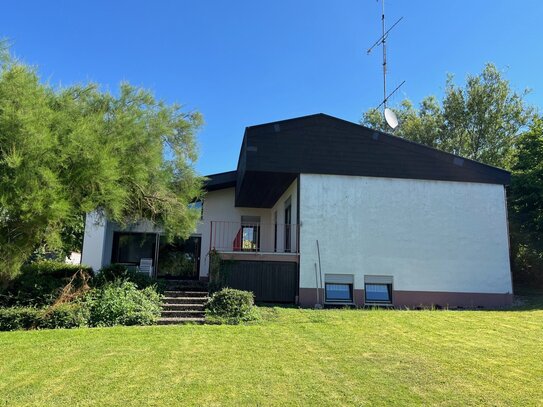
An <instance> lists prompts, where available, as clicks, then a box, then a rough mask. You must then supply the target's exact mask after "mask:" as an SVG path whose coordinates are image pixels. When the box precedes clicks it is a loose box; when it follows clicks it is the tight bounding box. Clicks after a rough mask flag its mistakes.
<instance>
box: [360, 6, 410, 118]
mask: <svg viewBox="0 0 543 407" xmlns="http://www.w3.org/2000/svg"><path fill="white" fill-rule="evenodd" d="M377 1H379V0H377ZM381 5H382V12H381V28H382V35H381V38H379V39H378V40H377V41H375V42H374V43H373V45H372V46H371V47H370V48H369V49H368V52H367V54H368V55H369V54H370V53H371V51H372V50H373V49H374V48H375V47H376V46H378V45H382V46H383V101H382V102H381V103H380V104H379V106H377V109H379V108H380V107H381V106H383V112H384V111H385V110H386V108H387V102H388V99H390V97H391V96H392V95H393V94H394V93H396V91H397V90H398V89H400V87H401V86H402V85H403V84H404V83H405V81H403V82H402V83H400V84H399V85H398V86H397V87H396V88H395V89H394V90H393V91H392V92H391V93H390V94H387V37H388V33H389V32H390V30H392V29H393V28H394V27H396V25H397V24H398V23H399V22H400V21H402V19H403V17H400V18H399V19H398V21H396V22H395V23H394V24H392V26H391V27H390V28H389V29H388V30H387V29H386V22H385V0H381Z"/></svg>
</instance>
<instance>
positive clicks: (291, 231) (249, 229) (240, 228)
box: [210, 221, 299, 253]
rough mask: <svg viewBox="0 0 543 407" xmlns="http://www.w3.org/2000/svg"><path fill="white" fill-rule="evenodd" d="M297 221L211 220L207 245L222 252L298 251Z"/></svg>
mask: <svg viewBox="0 0 543 407" xmlns="http://www.w3.org/2000/svg"><path fill="white" fill-rule="evenodd" d="M298 231H299V225H295V224H280V223H277V224H275V223H253V222H226V221H211V233H210V248H211V249H212V250H217V251H223V252H248V253H251V252H252V253H254V252H259V253H298V241H299V234H298Z"/></svg>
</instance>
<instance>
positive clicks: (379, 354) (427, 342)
mask: <svg viewBox="0 0 543 407" xmlns="http://www.w3.org/2000/svg"><path fill="white" fill-rule="evenodd" d="M534 298H536V297H534ZM530 304H538V302H537V300H536V302H525V303H523V305H522V308H520V309H519V310H514V311H381V310H378V311H371V310H370V311H362V310H325V311H313V310H298V309H295V308H273V307H269V308H261V313H262V315H263V321H262V322H260V323H259V324H257V325H246V326H210V325H209V326H172V327H168V326H166V327H117V328H104V329H76V330H44V331H28V332H22V331H20V332H5V333H0V406H91V405H92V406H94V405H97V406H140V405H149V406H177V405H194V406H205V405H209V406H221V405H232V406H240V405H249V406H256V405H262V406H267V405H278V406H283V405H316V406H342V405H345V406H357V405H399V406H404V405H439V406H465V405H493V406H511V405H522V406H530V405H543V311H542V310H540V309H537V307H535V306H531V305H530Z"/></svg>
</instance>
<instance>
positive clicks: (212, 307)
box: [206, 288, 258, 324]
mask: <svg viewBox="0 0 543 407" xmlns="http://www.w3.org/2000/svg"><path fill="white" fill-rule="evenodd" d="M206 316H207V317H208V318H207V319H208V322H211V323H227V324H239V323H241V322H248V321H252V320H255V319H258V313H257V311H256V308H255V306H254V294H253V293H252V292H250V291H241V290H234V289H233V288H223V289H222V290H221V291H218V292H216V293H214V294H213V295H212V296H211V298H210V299H209V301H208V303H207V304H206Z"/></svg>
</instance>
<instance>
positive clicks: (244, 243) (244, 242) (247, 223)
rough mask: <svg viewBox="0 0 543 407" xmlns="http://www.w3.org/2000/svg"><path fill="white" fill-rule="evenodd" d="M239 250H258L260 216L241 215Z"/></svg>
mask: <svg viewBox="0 0 543 407" xmlns="http://www.w3.org/2000/svg"><path fill="white" fill-rule="evenodd" d="M241 250H242V251H245V252H258V251H260V216H242V217H241Z"/></svg>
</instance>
